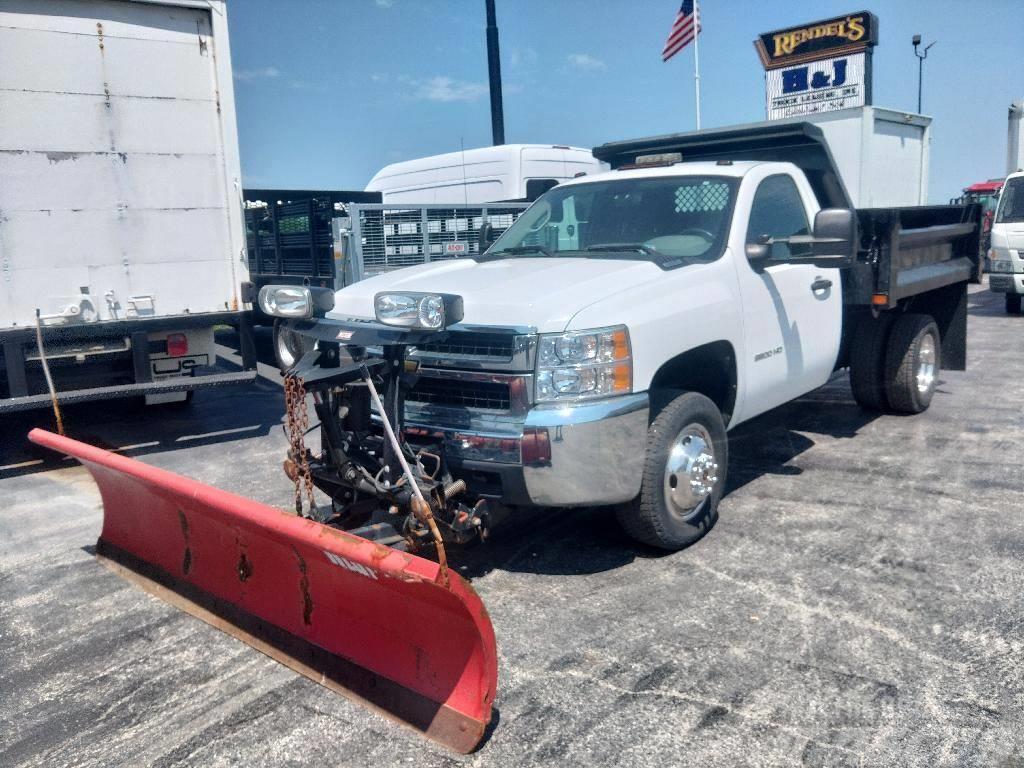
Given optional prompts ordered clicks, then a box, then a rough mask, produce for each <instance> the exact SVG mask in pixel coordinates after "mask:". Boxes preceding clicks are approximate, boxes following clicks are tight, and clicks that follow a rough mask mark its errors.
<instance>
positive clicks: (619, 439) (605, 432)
mask: <svg viewBox="0 0 1024 768" xmlns="http://www.w3.org/2000/svg"><path fill="white" fill-rule="evenodd" d="M444 410H446V409H436V408H421V407H418V404H416V403H411V402H409V403H407V405H406V426H407V432H408V433H409V435H410V437H412V438H414V439H415V438H416V437H421V438H428V439H431V440H438V439H439V440H441V441H442V442H443V444H444V447H445V454H446V455H447V457H448V459H449V461H450V463H451V464H452V466H453V468H454V469H455V471H456V474H457V475H459V476H462V477H463V478H464V479H466V480H467V482H468V483H469V485H470V489H471V490H473V491H475V492H477V493H481V495H484V496H487V495H493V496H500V497H501V499H502V500H503V501H504V502H505V503H507V504H529V505H534V506H545V507H580V506H597V505H606V504H618V503H621V502H624V501H629V500H630V499H632V498H634V497H635V496H636V495H637V494H638V493H639V492H640V480H641V476H642V473H643V463H644V446H645V445H646V439H647V426H648V418H649V412H650V401H649V399H648V396H647V393H646V392H641V393H638V394H631V395H623V396H620V397H612V398H608V399H605V400H599V401H596V402H590V403H566V404H550V405H549V404H545V405H535V406H533V407H532V408H530V409H529V410H528V411H527V412H526V413H525V415H522V416H519V417H503V416H490V415H488V414H487V413H485V412H483V411H467V410H460V411H454V410H451V411H449V412H447V413H445V412H444Z"/></svg>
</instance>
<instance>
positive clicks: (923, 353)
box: [914, 333, 935, 394]
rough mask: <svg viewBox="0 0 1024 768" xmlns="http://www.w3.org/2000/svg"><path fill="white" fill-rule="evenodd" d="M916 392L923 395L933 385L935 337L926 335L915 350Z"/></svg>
mask: <svg viewBox="0 0 1024 768" xmlns="http://www.w3.org/2000/svg"><path fill="white" fill-rule="evenodd" d="M914 378H915V379H916V381H917V391H918V392H920V393H921V394H925V393H926V392H928V391H929V390H931V388H932V387H933V386H934V385H935V337H934V336H932V335H931V334H930V333H926V334H925V335H924V336H923V337H922V338H921V346H920V347H919V348H918V350H917V370H916V371H915V372H914Z"/></svg>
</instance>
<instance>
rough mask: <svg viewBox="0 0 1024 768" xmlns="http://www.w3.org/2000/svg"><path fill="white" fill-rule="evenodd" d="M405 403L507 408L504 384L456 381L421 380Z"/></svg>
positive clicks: (503, 409)
mask: <svg viewBox="0 0 1024 768" xmlns="http://www.w3.org/2000/svg"><path fill="white" fill-rule="evenodd" d="M405 399H406V400H409V401H412V402H416V403H430V404H431V405H444V406H449V407H456V408H486V409H489V410H495V411H507V410H509V408H510V407H511V402H512V400H511V396H510V391H509V385H508V384H499V383H494V382H486V381H458V380H454V379H438V378H432V377H426V376H422V377H420V379H419V381H417V382H416V386H415V387H413V389H412V390H410V391H409V392H408V393H407V394H406V396H405Z"/></svg>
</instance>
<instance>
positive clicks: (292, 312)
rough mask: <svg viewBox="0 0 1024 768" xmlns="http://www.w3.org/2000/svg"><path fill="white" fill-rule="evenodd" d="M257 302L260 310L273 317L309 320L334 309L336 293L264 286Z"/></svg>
mask: <svg viewBox="0 0 1024 768" xmlns="http://www.w3.org/2000/svg"><path fill="white" fill-rule="evenodd" d="M257 301H258V303H259V305H260V309H262V310H263V311H264V312H266V313H267V314H268V315H270V316H271V317H290V318H292V319H307V318H310V317H313V316H314V315H322V314H325V313H327V312H330V311H331V310H332V309H333V308H334V291H332V290H330V289H329V288H308V287H305V286H301V285H264V286H263V287H262V288H260V294H259V297H258V299H257Z"/></svg>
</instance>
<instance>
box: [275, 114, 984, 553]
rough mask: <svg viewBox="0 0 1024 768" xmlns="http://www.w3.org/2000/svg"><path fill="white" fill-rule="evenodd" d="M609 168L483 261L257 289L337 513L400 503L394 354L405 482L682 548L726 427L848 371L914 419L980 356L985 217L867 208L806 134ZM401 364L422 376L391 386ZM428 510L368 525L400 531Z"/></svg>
mask: <svg viewBox="0 0 1024 768" xmlns="http://www.w3.org/2000/svg"><path fill="white" fill-rule="evenodd" d="M594 154H595V156H596V157H597V158H598V159H600V160H603V161H606V162H608V163H609V164H610V165H611V166H612V168H614V170H612V171H610V172H607V173H603V174H597V175H590V176H586V177H582V178H579V179H576V180H572V181H567V182H564V183H562V184H560V185H558V186H557V187H555V188H553V189H551V190H549V191H548V192H546V193H545V194H543V195H542V196H541V197H540V198H539V199H538V200H537V201H536V202H535V203H534V204H533V205H532V206H531V207H530V208H529V209H528V210H527V211H526V212H524V213H523V214H522V215H521V216H520V217H519V219H518V220H517V221H516V222H515V223H514V224H513V225H512V226H511V227H509V228H508V229H507V230H506V231H505V232H504V233H503V234H502V235H501V236H500V237H498V238H497V239H496V240H495V241H494V242H493V243H489V247H487V248H486V250H485V251H483V252H480V253H477V254H474V255H473V256H472V257H470V258H464V259H456V260H451V261H444V262H439V263H428V264H423V265H421V266H417V267H410V268H408V269H403V270H399V271H396V272H392V273H386V274H383V275H380V276H377V277H373V278H370V279H367V280H364V281H362V282H358V283H355V284H353V285H350V286H348V287H346V288H344V289H343V290H341V291H338V292H337V293H336V294H335V293H333V292H330V291H326V292H317V291H310V289H302V288H295V287H285V286H282V287H280V288H275V287H274V286H266V287H264V288H263V289H262V290H261V292H260V303H261V305H262V306H263V308H264V310H265V311H266V312H268V314H272V315H276V316H278V317H282V318H291V319H290V320H289V321H288V325H289V328H290V329H291V330H293V331H294V332H295V333H299V334H303V335H305V336H308V337H309V339H310V340H315V341H316V349H315V350H314V351H312V352H309V353H307V354H306V355H305V356H304V357H303V359H302V360H301V361H299V363H298V364H296V366H295V367H294V368H293V370H292V371H291V375H292V376H294V377H298V378H300V379H302V380H303V381H305V382H306V387H307V390H309V389H314V390H315V392H316V398H315V401H316V410H317V413H318V415H319V417H320V420H321V422H322V424H323V425H324V427H325V428H324V429H323V430H321V434H322V441H323V442H322V451H321V452H313V453H311V454H310V455H309V456H308V457H301V458H303V459H306V458H308V460H309V466H310V471H311V476H312V480H313V482H314V483H315V484H316V485H317V486H318V487H320V488H321V490H323V491H324V492H325V493H327V494H328V495H329V496H330V498H332V499H333V500H335V502H336V505H337V510H338V511H339V514H340V515H341V519H345V515H347V514H348V513H347V512H345V509H346V508H347V506H346V505H347V503H348V502H346V501H345V500H346V499H347V500H349V501H350V502H351V503H355V501H354V500H355V499H358V498H364V497H363V494H365V493H367V492H371V493H377V494H378V495H380V496H382V497H384V498H390V496H388V494H389V493H391V495H392V496H393V495H394V492H393V491H389V490H388V489H389V488H390V487H391V486H389V485H387V484H388V483H394V482H396V480H397V479H398V475H397V474H396V467H397V463H396V460H395V459H396V456H397V455H398V453H397V450H395V449H389V448H388V443H387V441H384V446H383V449H382V450H383V451H384V452H383V453H380V452H379V451H378V452H377V453H375V450H377V449H376V448H373V447H368V446H373V445H377V446H378V447H379V446H380V443H376V444H375V443H373V442H372V440H371V439H370V438H369V437H367V435H369V434H370V432H368V430H370V429H371V428H370V426H369V424H370V420H369V416H368V413H369V411H368V409H367V408H366V407H362V406H359V407H357V405H356V403H357V402H358V397H365V396H364V395H362V394H360V392H361V391H360V390H359V386H361V385H362V383H363V381H364V380H365V381H366V382H369V381H370V379H371V375H370V373H369V372H368V371H369V370H370V369H369V368H368V367H367V366H368V365H369V361H374V363H373V364H374V365H375V366H379V365H381V361H380V360H379V357H380V355H381V352H380V350H381V349H383V350H384V358H385V360H384V363H385V364H384V365H383V368H375V369H374V370H383V371H384V372H385V373H384V374H381V375H382V376H385V374H387V373H388V372H389V371H390V372H391V373H390V376H391V378H390V379H386V380H385V379H382V380H381V381H382V386H381V389H382V390H384V391H386V392H387V396H386V397H384V402H385V403H386V405H385V410H386V413H387V417H388V418H389V419H390V420H392V421H393V422H394V423H395V426H396V430H395V431H396V432H399V433H404V434H405V435H406V441H407V443H408V444H409V445H411V446H414V447H413V448H409V449H408V450H409V453H408V456H407V457H406V458H407V460H408V463H409V465H410V467H413V474H415V472H416V471H417V470H416V469H415V467H421V468H423V467H426V468H427V469H424V472H426V473H427V474H428V475H429V477H430V478H438V477H450V478H451V482H453V483H461V484H460V485H458V486H457V488H458V489H460V493H462V494H464V495H466V494H468V501H467V504H472V503H473V500H474V499H481V500H493V501H499V502H500V503H501V504H503V505H506V506H517V505H534V506H546V507H572V506H595V505H616V506H617V507H618V515H619V519H620V521H621V522H622V525H623V526H624V528H625V529H626V530H627V531H628V532H629V533H630V534H632V535H633V536H634V537H636V538H637V539H638V540H640V541H643V542H646V543H648V544H652V545H655V546H658V547H663V548H667V549H675V548H679V547H682V546H685V545H687V544H689V543H691V542H693V541H695V540H696V539H697V538H699V537H700V536H701V535H703V533H704V532H705V531H707V530H708V529H709V528H710V527H711V526H712V525H713V524H714V521H715V519H716V515H717V507H718V501H719V499H720V498H721V495H722V492H723V489H724V488H725V478H726V472H727V468H728V441H727V438H726V432H727V430H729V429H732V428H733V427H735V426H736V425H738V424H741V423H743V422H744V421H747V420H748V419H751V418H753V417H754V416H757V415H758V414H761V413H764V412H765V411H767V410H769V409H772V408H775V407H776V406H778V405H781V404H782V403H785V402H787V401H790V400H793V399H795V398H798V397H800V396H802V395H804V394H806V393H808V392H810V391H812V390H814V389H816V388H818V387H820V386H822V385H823V384H825V383H826V382H827V381H828V380H829V379H830V377H831V376H832V375H833V373H834V372H836V371H837V370H840V369H845V368H848V369H849V371H850V378H851V383H852V388H853V395H854V397H855V398H856V400H857V401H858V403H860V404H861V405H862V406H863V407H865V408H869V409H874V410H882V411H895V412H899V413H918V412H920V411H923V410H925V409H926V408H928V406H929V404H930V403H931V400H932V397H933V395H934V393H935V390H936V385H937V383H938V381H939V376H940V370H941V369H943V368H951V369H963V368H964V366H965V365H966V323H967V282H968V280H969V278H970V276H971V274H972V273H973V271H974V269H975V268H976V263H977V258H978V236H979V229H980V227H979V220H980V208H979V207H978V206H976V205H973V206H931V207H929V206H916V207H904V208H858V207H855V206H854V205H853V204H852V202H851V199H850V195H849V192H848V190H847V188H846V186H845V184H844V182H843V178H842V176H841V175H840V173H839V171H838V170H837V167H836V163H835V161H834V160H833V157H832V154H831V152H830V150H829V144H828V142H827V141H826V140H825V138H824V134H823V132H822V130H821V129H820V128H818V127H816V126H814V125H811V124H809V123H801V122H780V123H768V124H764V125H761V126H757V127H742V128H732V129H720V130H709V131H701V132H698V133H695V134H680V135H674V136H661V137H655V138H653V139H641V140H637V141H626V142H616V143H612V144H606V145H604V146H601V147H598V148H596V149H595V151H594ZM481 239H482V240H483V241H484V242H487V241H488V240H489V239H490V238H489V235H488V233H487V231H486V228H485V231H483V232H482V233H481ZM430 331H433V332H434V335H433V336H432V335H431V333H430ZM403 334H406V335H405V336H403ZM406 352H407V353H408V361H409V363H410V364H411V365H412V366H414V367H415V371H414V372H413V370H412V369H411V368H409V369H407V370H408V375H407V376H404V377H396V376H395V373H394V372H395V371H400V370H402V369H401V368H400V363H401V361H402V358H403V357H404V355H405V353H406ZM360 371H361V373H360ZM346 377H347V378H346ZM385 378H386V377H385ZM333 382H339V385H338V386H341V385H344V386H341V388H340V389H335V388H333V387H335V384H334V383H333ZM367 386H368V384H367ZM338 393H342V394H338ZM357 395H358V397H357ZM368 440H369V441H370V442H367V441H368ZM389 450H390V455H389V454H388V451H389ZM425 457H430V458H425ZM293 459H295V457H293ZM296 460H297V459H296ZM407 474H408V473H407ZM367 478H369V480H367ZM424 482H426V481H424ZM431 482H434V481H433V480H432V481H431ZM375 483H376V484H380V486H379V487H378V485H376V484H375ZM444 487H445V488H448V487H449V485H448V484H446V485H445V486H444ZM384 508H385V509H388V507H387V506H386V505H385V507H384ZM472 509H476V507H473V508H472ZM399 512H401V513H402V514H399ZM411 514H413V512H412V511H410V510H409V509H406V508H405V507H403V506H402V505H401V504H398V505H397V506H395V507H394V508H392V509H390V512H389V515H390V516H389V515H388V514H386V515H384V516H383V517H382V518H380V520H377V519H373V518H370V519H371V520H372V522H373V524H374V525H375V526H376V525H377V524H378V523H379V524H380V525H385V526H386V525H393V526H394V527H395V528H396V530H397V531H399V532H400V533H401V532H406V533H407V532H408V531H409V530H410V527H411V528H413V529H415V528H416V527H417V526H418V525H419V523H418V522H417V518H414V517H409V515H411ZM446 514H447V512H446V510H445V507H444V506H443V505H441V504H440V503H439V505H438V507H437V511H436V512H435V515H436V516H438V518H439V520H438V525H439V526H440V528H441V531H442V534H444V532H445V531H449V532H450V533H451V534H452V537H453V538H454V539H455V540H460V537H461V538H464V537H465V526H466V525H467V523H466V520H467V519H469V520H473V519H474V515H473V514H471V513H470V512H467V511H466V509H465V508H462V509H461V511H458V510H457V511H455V512H453V513H452V514H453V515H454V517H453V518H452V519H450V520H449V519H446V518H445V515H446ZM475 518H476V519H477V520H478V522H477V523H475V524H476V525H478V526H479V527H480V528H481V529H485V528H486V524H487V523H486V519H485V518H484V516H483V515H482V514H479V515H475ZM410 521H411V522H410ZM446 526H447V527H446ZM372 530H373V531H374V534H375V535H376V534H377V533H379V530H380V528H379V527H375V528H373V529H372Z"/></svg>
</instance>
